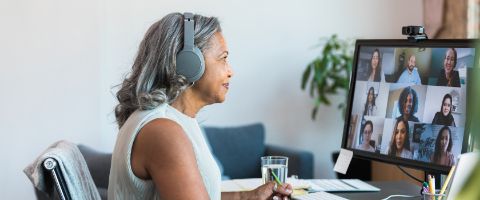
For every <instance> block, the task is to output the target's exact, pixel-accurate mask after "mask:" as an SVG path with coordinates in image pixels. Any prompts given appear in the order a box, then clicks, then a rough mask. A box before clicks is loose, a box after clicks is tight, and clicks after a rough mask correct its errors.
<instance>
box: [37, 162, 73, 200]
mask: <svg viewBox="0 0 480 200" xmlns="http://www.w3.org/2000/svg"><path fill="white" fill-rule="evenodd" d="M42 166H43V168H45V170H47V171H48V173H49V175H50V177H51V178H52V181H53V184H54V185H55V188H54V189H55V190H56V194H57V195H58V198H59V199H61V200H70V199H72V198H71V196H70V193H69V192H68V187H67V183H66V182H65V179H64V178H63V175H62V170H61V169H60V167H59V165H58V161H57V160H56V159H55V158H47V159H45V160H44V161H43V165H42ZM57 195H55V196H57Z"/></svg>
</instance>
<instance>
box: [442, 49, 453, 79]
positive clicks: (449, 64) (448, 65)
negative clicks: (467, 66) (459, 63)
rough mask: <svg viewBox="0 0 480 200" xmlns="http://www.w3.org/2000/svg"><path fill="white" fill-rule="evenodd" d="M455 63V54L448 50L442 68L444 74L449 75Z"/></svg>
mask: <svg viewBox="0 0 480 200" xmlns="http://www.w3.org/2000/svg"><path fill="white" fill-rule="evenodd" d="M454 63H455V54H454V53H453V50H452V49H448V51H447V52H446V53H445V60H444V61H443V67H444V68H445V73H448V74H449V73H450V72H452V70H453V68H454V67H455V66H453V64H454Z"/></svg>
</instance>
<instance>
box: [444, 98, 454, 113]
mask: <svg viewBox="0 0 480 200" xmlns="http://www.w3.org/2000/svg"><path fill="white" fill-rule="evenodd" d="M451 107H452V100H451V99H450V98H445V100H444V101H443V104H442V113H443V116H447V115H448V114H450V109H451Z"/></svg>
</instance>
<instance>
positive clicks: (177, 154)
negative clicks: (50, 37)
mask: <svg viewBox="0 0 480 200" xmlns="http://www.w3.org/2000/svg"><path fill="white" fill-rule="evenodd" d="M184 28H185V29H184ZM188 30H190V31H189V32H187V31H188ZM186 33H188V34H186ZM186 41H191V42H192V44H190V45H191V46H193V45H195V46H196V47H198V51H197V50H195V49H193V48H188V47H190V45H188V43H187V42H186ZM184 43H186V44H187V45H188V46H186V48H185V49H186V50H190V51H187V52H185V51H183V53H186V54H183V55H182V54H181V53H180V54H179V52H181V50H182V49H183V47H184ZM195 51H196V53H194V52H195ZM200 52H201V53H200ZM228 54H229V53H228V48H227V45H226V42H225V38H224V37H223V34H222V31H221V28H220V24H219V22H218V19H217V18H214V17H204V16H201V15H192V14H189V13H185V15H182V14H180V13H171V14H168V15H167V16H165V17H163V18H162V19H161V20H160V21H158V22H156V23H154V24H153V25H152V26H151V27H150V28H149V29H148V31H147V33H146V34H145V36H144V38H143V40H142V42H141V43H140V46H139V50H138V53H137V57H136V59H135V61H134V63H133V66H132V71H131V72H130V73H129V75H128V76H127V77H126V78H125V79H124V80H123V83H122V84H121V87H120V90H119V91H118V92H117V99H118V101H119V104H118V105H117V106H116V107H115V117H116V119H117V123H118V125H119V128H120V130H119V133H118V136H117V141H116V144H115V148H114V151H113V155H112V163H111V170H110V177H109V178H110V179H109V185H108V199H112V200H114V199H117V200H118V199H205V200H206V199H215V200H218V199H233V200H235V199H272V197H276V198H279V199H283V198H284V197H286V196H287V195H289V194H291V192H292V186H291V185H289V184H283V185H277V184H275V183H274V182H272V181H271V182H268V183H266V184H264V185H261V186H259V187H258V188H256V189H254V190H252V191H245V192H224V193H222V192H221V177H220V176H221V175H220V170H219V168H218V165H217V163H216V162H215V160H214V158H213V155H212V153H211V151H210V149H209V147H208V146H207V143H206V140H205V138H204V136H203V134H202V132H201V130H200V128H199V125H198V122H197V119H196V118H195V117H196V115H197V113H198V112H199V111H200V110H201V109H202V108H203V107H204V106H206V105H210V104H214V103H222V102H223V101H224V100H225V97H226V94H227V92H228V90H229V82H230V78H231V77H232V76H233V71H232V68H231V67H230V64H229V63H228V59H227V57H228ZM185 55H190V57H188V59H189V60H185V61H193V60H196V61H198V63H200V61H201V59H204V64H205V68H204V73H202V72H201V71H202V70H198V71H199V73H198V74H199V75H200V76H190V77H187V76H186V75H188V74H180V71H181V70H179V69H183V70H190V72H192V71H193V69H201V65H194V64H192V66H190V65H184V66H183V67H186V68H179V67H180V66H182V65H179V64H182V62H177V61H179V58H181V56H185ZM183 58H186V57H183ZM186 63H188V62H186ZM190 63H194V62H190ZM177 70H178V71H177ZM189 74H190V73H189ZM197 78H198V80H196V79H197ZM193 83H194V84H193ZM259 159H260V158H259Z"/></svg>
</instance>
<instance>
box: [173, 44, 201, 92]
mask: <svg viewBox="0 0 480 200" xmlns="http://www.w3.org/2000/svg"><path fill="white" fill-rule="evenodd" d="M176 63H177V69H176V70H177V74H179V75H183V76H185V78H186V79H187V81H188V82H190V83H192V82H195V81H197V80H198V79H200V78H201V77H202V75H203V73H204V72H205V61H204V59H203V54H202V52H201V51H200V49H199V48H197V47H194V48H193V51H191V50H182V51H180V52H179V53H178V54H177V61H176Z"/></svg>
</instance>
